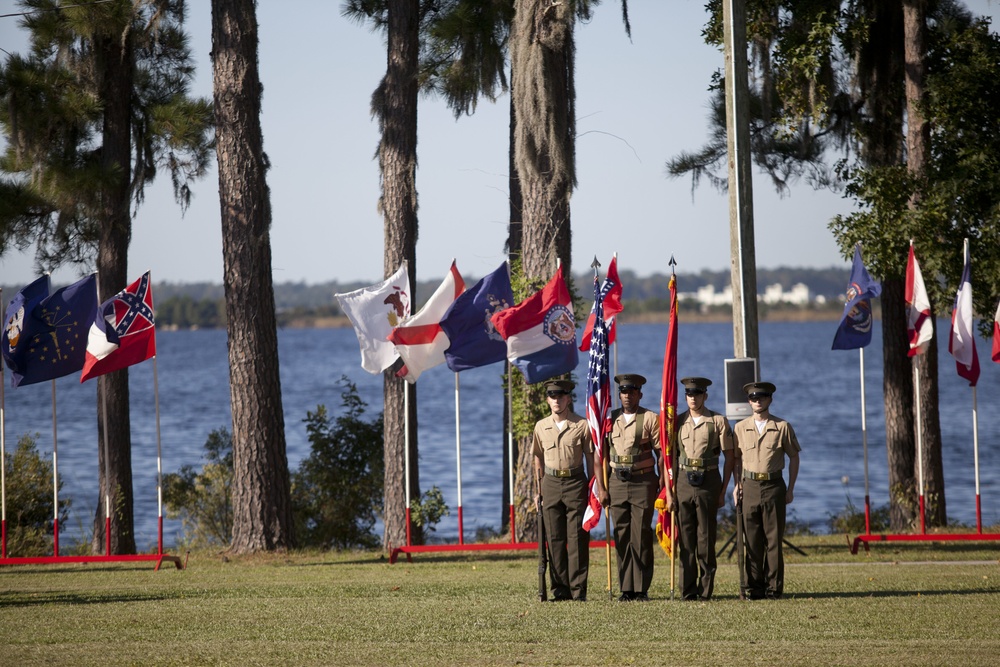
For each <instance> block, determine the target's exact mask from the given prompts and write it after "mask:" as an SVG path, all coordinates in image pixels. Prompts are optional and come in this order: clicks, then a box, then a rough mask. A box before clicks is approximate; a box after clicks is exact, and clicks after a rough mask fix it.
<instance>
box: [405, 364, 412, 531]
mask: <svg viewBox="0 0 1000 667" xmlns="http://www.w3.org/2000/svg"><path fill="white" fill-rule="evenodd" d="M404 382H405V380H404ZM403 415H404V417H403V449H404V451H403V491H404V497H405V499H406V511H405V512H404V516H405V517H406V546H410V545H411V544H412V543H411V542H410V539H411V535H410V387H409V386H408V384H407V385H403Z"/></svg>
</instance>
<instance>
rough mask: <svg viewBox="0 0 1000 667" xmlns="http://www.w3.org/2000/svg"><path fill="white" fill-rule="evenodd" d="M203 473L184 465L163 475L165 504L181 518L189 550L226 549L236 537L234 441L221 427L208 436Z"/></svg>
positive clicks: (168, 512) (173, 516) (169, 512)
mask: <svg viewBox="0 0 1000 667" xmlns="http://www.w3.org/2000/svg"><path fill="white" fill-rule="evenodd" d="M205 459H206V460H207V463H205V465H204V466H202V469H201V472H195V470H194V468H193V467H192V466H183V467H181V469H180V471H179V472H175V473H170V474H168V475H164V476H163V504H164V505H166V508H167V515H168V516H170V517H171V518H177V517H181V520H182V523H183V526H184V537H183V540H182V541H183V543H184V544H186V545H187V546H189V547H204V546H225V545H227V544H229V541H230V540H231V539H232V534H233V504H232V494H231V489H232V486H233V438H232V435H230V433H229V431H228V430H227V429H225V428H220V429H217V430H215V431H212V432H211V433H209V434H208V439H207V440H206V441H205Z"/></svg>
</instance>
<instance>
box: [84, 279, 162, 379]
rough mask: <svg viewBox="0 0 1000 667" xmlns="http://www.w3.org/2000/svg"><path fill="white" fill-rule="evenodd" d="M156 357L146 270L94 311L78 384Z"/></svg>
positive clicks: (151, 292) (149, 286) (150, 293)
mask: <svg viewBox="0 0 1000 667" xmlns="http://www.w3.org/2000/svg"><path fill="white" fill-rule="evenodd" d="M154 356H156V329H155V328H154V326H153V288H152V285H150V280H149V271H147V272H146V273H144V274H142V277H141V278H139V279H138V280H137V281H135V282H134V283H132V284H131V285H129V286H128V287H126V288H125V289H124V290H122V291H121V292H119V293H118V294H115V295H114V296H113V297H111V298H110V299H108V300H107V301H105V302H104V303H102V304H101V307H100V308H98V309H97V317H95V318H94V323H93V324H91V326H90V334H89V336H88V338H87V355H86V359H85V360H84V362H83V372H81V373H80V382H86V381H87V380H89V379H90V378H94V377H97V376H99V375H104V374H105V373H110V372H112V371H117V370H120V369H122V368H126V367H128V366H131V365H133V364H137V363H139V362H141V361H145V360H146V359H149V358H150V357H154Z"/></svg>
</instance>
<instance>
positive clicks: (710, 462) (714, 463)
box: [684, 456, 719, 470]
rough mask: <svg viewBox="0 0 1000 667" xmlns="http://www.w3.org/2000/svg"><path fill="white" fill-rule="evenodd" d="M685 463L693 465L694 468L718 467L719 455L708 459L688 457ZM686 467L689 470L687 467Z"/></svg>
mask: <svg viewBox="0 0 1000 667" xmlns="http://www.w3.org/2000/svg"><path fill="white" fill-rule="evenodd" d="M684 465H685V466H691V469H692V470H707V469H709V468H712V467H718V465H719V457H718V456H712V457H710V458H707V459H687V461H686V462H685V463H684ZM684 469H685V470H687V468H684Z"/></svg>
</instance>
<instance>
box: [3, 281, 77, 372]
mask: <svg viewBox="0 0 1000 667" xmlns="http://www.w3.org/2000/svg"><path fill="white" fill-rule="evenodd" d="M42 280H44V281H45V282H44V289H45V293H44V296H42V298H39V295H40V294H41V293H42V292H41V285H40V284H39V283H40V281H42ZM18 296H19V297H22V299H21V300H20V302H19V303H18V298H17V297H15V299H14V301H12V302H11V305H10V307H9V308H8V310H7V318H6V324H5V326H4V333H3V354H4V359H5V360H6V361H7V364H8V365H9V366H10V368H11V383H12V384H13V386H15V387H19V386H21V385H28V384H35V383H36V382H44V381H45V380H52V379H55V378H59V377H62V376H64V375H69V374H70V373H75V372H76V371H78V370H80V369H81V368H83V361H84V357H85V356H86V353H87V332H88V331H89V329H90V324H91V322H93V321H94V315H95V313H96V312H97V275H96V274H90V275H89V276H87V277H86V278H84V279H83V280H80V281H78V282H75V283H73V284H72V285H69V286H68V287H63V288H62V289H59V290H56V291H55V292H53V293H52V294H48V277H47V276H46V277H44V278H40V279H39V280H36V281H35V282H33V283H31V285H29V286H28V287H26V288H24V289H23V290H21V292H19V293H18Z"/></svg>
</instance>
